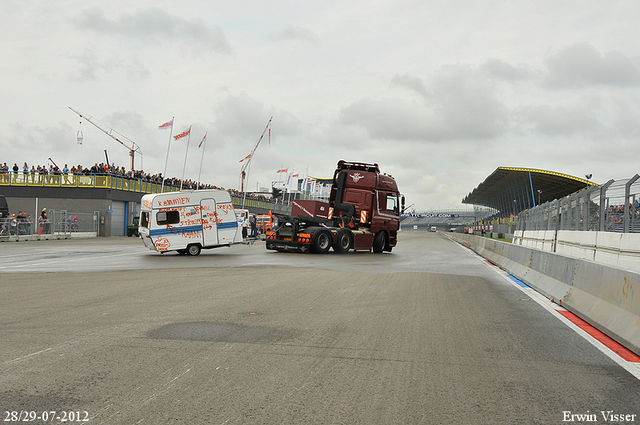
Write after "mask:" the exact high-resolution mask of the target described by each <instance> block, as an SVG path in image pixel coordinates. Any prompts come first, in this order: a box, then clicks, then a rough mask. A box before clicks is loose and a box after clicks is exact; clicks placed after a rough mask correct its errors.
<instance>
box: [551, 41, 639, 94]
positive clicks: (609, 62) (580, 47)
mask: <svg viewBox="0 0 640 425" xmlns="http://www.w3.org/2000/svg"><path fill="white" fill-rule="evenodd" d="M546 65H547V67H548V68H549V75H548V77H547V80H546V84H547V85H549V86H550V87H553V88H581V87H586V86H591V85H605V86H618V87H628V86H637V85H638V84H640V67H638V64H637V63H636V62H634V61H633V60H631V59H630V58H629V57H628V56H626V55H624V54H623V53H621V52H619V51H615V50H613V51H608V52H606V53H600V52H599V51H598V50H596V48H595V47H594V46H592V45H591V44H589V43H586V42H583V43H579V44H575V45H572V46H569V47H565V48H563V49H560V50H559V51H558V52H557V53H554V54H551V55H549V57H547V59H546Z"/></svg>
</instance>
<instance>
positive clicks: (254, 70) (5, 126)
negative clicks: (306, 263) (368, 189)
mask: <svg viewBox="0 0 640 425" xmlns="http://www.w3.org/2000/svg"><path fill="white" fill-rule="evenodd" d="M638 22H640V5H639V4H638V3H637V1H635V0H626V1H616V0H610V1H606V2H604V1H601V0H597V1H592V0H580V1H562V2H559V1H555V0H553V1H551V0H536V1H491V2H483V1H472V0H459V1H455V0H454V1H443V2H435V1H434V2H431V1H423V0H416V1H413V0H394V1H382V0H370V1H367V2H360V1H354V2H345V1H333V0H324V1H322V2H319V1H306V2H300V1H253V0H250V1H246V2H237V1H213V2H204V1H191V0H183V1H182V2H174V1H162V0H154V1H146V0H134V1H131V0H129V1H122V0H111V1H109V2H104V1H100V2H98V1H93V0H84V1H75V0H58V1H55V2H51V1H41V0H32V1H26V2H25V1H17V0H3V13H2V14H1V15H0V35H1V37H0V46H2V47H1V50H0V52H1V53H2V60H1V61H0V71H1V72H0V75H1V76H2V78H1V79H0V95H1V97H2V102H1V103H0V108H1V110H0V112H1V113H0V162H3V163H4V162H7V164H8V165H9V166H13V163H14V162H15V163H18V165H20V166H22V164H23V163H24V162H25V161H26V162H27V163H28V164H29V166H31V165H38V164H40V165H45V164H48V163H49V158H51V159H52V160H53V161H55V162H56V163H57V164H58V165H62V164H64V163H67V164H69V165H70V166H71V165H72V164H76V165H77V164H82V165H85V166H87V165H92V164H93V163H95V162H104V161H105V159H104V158H105V157H104V150H105V149H106V150H107V152H108V155H109V160H110V161H111V162H115V163H116V164H117V165H124V166H126V167H127V168H129V167H130V159H129V156H128V151H127V149H125V148H124V147H122V146H121V145H119V144H118V143H117V142H115V141H114V140H113V139H111V138H109V137H108V136H106V135H105V134H103V133H101V132H100V131H99V130H98V129H96V128H95V127H93V126H92V125H91V124H89V123H88V122H86V121H84V120H81V119H80V118H79V117H78V116H77V115H76V114H74V113H73V112H72V111H71V110H70V109H68V107H72V108H74V109H76V110H78V111H80V112H81V113H83V114H86V115H88V116H92V117H94V118H95V119H97V120H99V122H101V123H102V124H104V125H106V126H107V127H109V128H112V129H114V130H116V131H117V132H119V133H121V134H123V135H125V136H126V137H128V138H129V139H131V140H134V141H135V142H136V143H137V144H138V145H139V146H140V149H141V151H142V153H143V156H142V157H141V158H140V157H137V158H136V164H135V165H136V168H143V169H144V170H145V171H146V172H150V173H152V174H153V173H161V172H163V169H164V166H165V158H166V155H167V147H168V141H169V132H168V131H160V130H158V126H159V125H160V124H162V123H164V122H166V121H168V120H170V119H171V118H172V117H175V121H174V123H175V124H174V125H175V126H174V133H173V134H174V135H175V134H176V133H178V132H181V131H183V130H185V129H187V128H188V127H189V126H192V136H191V140H190V146H189V151H188V155H187V168H186V172H185V178H187V179H194V180H195V179H197V177H198V169H199V166H200V159H201V153H202V150H201V149H200V150H199V149H198V147H197V146H198V143H199V141H200V139H201V138H202V136H203V135H204V134H205V132H207V146H206V151H205V156H204V163H205V165H204V169H203V171H202V179H201V180H202V181H203V182H207V183H213V184H216V185H218V186H223V187H226V188H239V184H240V182H239V175H240V168H241V166H242V164H240V163H239V161H240V160H241V159H242V158H243V157H245V156H246V155H247V154H248V153H249V152H250V151H251V149H252V148H253V146H254V144H255V143H256V142H257V141H258V139H259V137H260V135H261V134H262V132H263V130H264V128H265V126H266V124H267V122H268V120H269V118H270V117H273V121H272V126H271V128H272V130H271V131H272V132H271V143H270V145H269V143H268V140H267V139H265V140H263V141H262V143H261V144H260V146H259V148H258V150H257V152H256V154H255V156H254V158H253V161H252V163H251V168H250V174H249V183H248V186H249V187H250V188H251V189H255V188H256V187H259V186H270V185H271V182H272V181H277V180H278V174H277V173H276V171H277V170H278V169H280V168H281V167H284V168H288V169H290V170H295V171H296V172H300V173H301V175H304V174H306V173H308V174H309V175H312V176H319V177H331V175H332V172H333V170H334V168H335V165H336V163H337V161H338V160H340V159H345V160H349V161H363V162H377V163H378V164H379V165H380V168H381V170H382V171H383V172H386V173H389V174H392V175H393V176H394V177H396V179H397V180H398V184H399V187H400V189H401V191H402V192H403V193H404V194H405V195H406V197H407V204H415V208H416V209H417V210H418V211H425V210H433V209H447V208H460V207H467V206H464V205H462V204H461V200H462V198H463V197H465V196H466V195H467V194H468V193H469V192H471V191H472V190H473V189H474V188H475V187H476V186H477V185H478V184H479V183H480V182H482V181H483V180H484V179H485V178H486V177H487V176H489V175H490V174H491V173H492V172H493V171H494V170H495V169H496V168H497V167H499V166H514V167H531V168H539V169H544V170H551V171H557V172H561V173H566V174H570V175H574V176H578V177H583V176H584V175H585V174H587V173H591V174H593V181H595V182H596V183H604V182H606V181H607V180H609V179H611V178H613V179H624V178H629V177H632V176H633V175H635V174H636V173H638V172H640V161H639V160H638V158H639V157H640V149H639V147H640V143H639V135H640V134H639V133H640V131H639V129H640V43H639V42H638V40H640V25H638ZM81 121H82V123H81ZM79 130H82V132H83V135H84V140H83V144H82V146H81V147H80V146H78V144H77V140H76V134H77V132H78V131H79ZM185 150H186V139H182V140H180V141H177V142H172V144H171V149H170V156H169V164H168V167H167V175H168V176H176V177H180V176H181V175H182V172H183V164H184V158H185Z"/></svg>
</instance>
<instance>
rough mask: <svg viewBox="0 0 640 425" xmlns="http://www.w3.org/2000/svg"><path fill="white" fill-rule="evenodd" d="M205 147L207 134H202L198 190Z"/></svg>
mask: <svg viewBox="0 0 640 425" xmlns="http://www.w3.org/2000/svg"><path fill="white" fill-rule="evenodd" d="M206 147H207V132H206V131H205V132H204V137H203V138H202V157H201V158H200V171H198V187H197V188H196V189H199V188H200V175H201V174H202V162H203V161H204V148H206Z"/></svg>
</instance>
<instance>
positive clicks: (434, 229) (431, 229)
mask: <svg viewBox="0 0 640 425" xmlns="http://www.w3.org/2000/svg"><path fill="white" fill-rule="evenodd" d="M436 230H438V229H436V226H431V228H430V229H429V231H430V232H435V231H436Z"/></svg>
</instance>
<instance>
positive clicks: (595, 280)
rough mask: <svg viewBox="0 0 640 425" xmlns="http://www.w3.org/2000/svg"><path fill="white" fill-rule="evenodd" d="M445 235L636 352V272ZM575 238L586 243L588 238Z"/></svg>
mask: <svg viewBox="0 0 640 425" xmlns="http://www.w3.org/2000/svg"><path fill="white" fill-rule="evenodd" d="M574 233H587V232H574ZM589 233H595V232H589ZM450 237H451V238H452V239H453V240H455V241H457V242H460V243H462V244H464V245H466V246H468V247H469V248H471V249H473V250H474V251H476V252H477V253H478V254H479V255H481V256H483V257H484V258H486V259H488V260H489V261H491V262H492V263H494V264H496V265H498V266H500V267H501V268H503V269H504V270H506V271H507V272H509V273H510V274H512V275H513V276H515V277H516V278H518V279H520V280H521V281H523V282H524V283H526V284H527V285H529V286H531V287H532V288H534V289H535V290H536V291H538V292H540V293H542V294H544V295H545V296H547V297H548V298H550V299H552V300H553V301H554V302H556V303H558V304H561V305H562V306H563V307H565V308H567V309H568V310H570V311H572V312H573V313H575V314H576V315H578V316H579V317H581V318H582V319H584V320H585V321H587V322H589V323H590V324H591V325H593V326H595V327H596V328H598V329H599V330H601V331H602V332H604V333H605V334H607V335H609V336H610V337H611V338H613V339H615V340H616V341H618V342H619V343H620V344H622V345H624V346H625V347H627V348H629V349H630V350H632V351H633V352H635V353H636V354H639V355H640V273H638V272H635V271H632V270H627V269H622V268H619V267H615V266H611V265H607V264H602V263H597V262H594V261H589V260H584V259H581V258H576V257H574V256H568V255H562V254H558V253H553V252H547V251H542V250H539V249H535V248H528V247H525V246H520V245H515V244H510V243H507V242H500V241H496V240H493V239H486V238H482V237H479V236H474V235H467V234H453V235H452V236H450ZM589 237H591V236H589ZM633 240H634V238H630V240H629V241H626V242H625V244H630V245H628V246H627V245H625V247H628V248H627V249H628V250H629V251H628V252H629V253H630V254H629V255H628V256H626V257H628V258H630V260H629V261H633V262H634V264H635V263H640V247H638V245H635V244H634V242H633ZM611 241H612V239H604V240H603V241H602V245H601V246H607V247H608V248H610V247H611V245H606V244H611V243H612V242H611ZM579 242H580V243H583V244H585V245H586V244H588V243H590V242H591V239H584V240H579ZM567 245H568V244H567Z"/></svg>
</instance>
